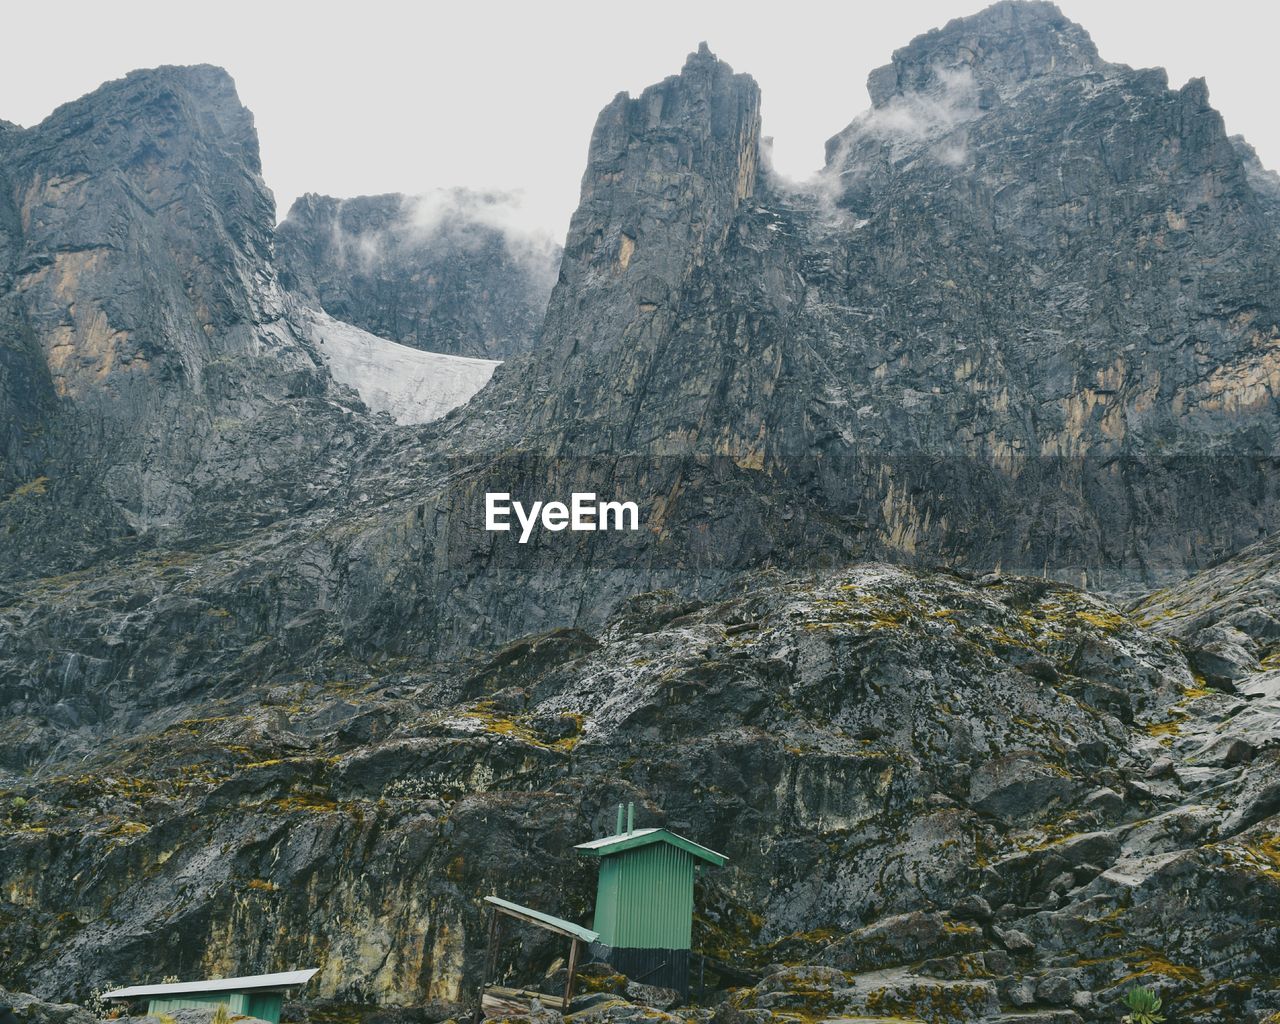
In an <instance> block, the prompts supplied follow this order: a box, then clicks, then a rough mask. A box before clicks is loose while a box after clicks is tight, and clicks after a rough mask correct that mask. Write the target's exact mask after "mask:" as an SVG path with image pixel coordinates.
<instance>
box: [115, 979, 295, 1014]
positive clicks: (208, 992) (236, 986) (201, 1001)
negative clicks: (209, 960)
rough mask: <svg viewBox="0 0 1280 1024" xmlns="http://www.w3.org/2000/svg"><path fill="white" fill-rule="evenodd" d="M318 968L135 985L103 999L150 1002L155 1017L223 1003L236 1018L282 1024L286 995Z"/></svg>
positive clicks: (148, 1006) (148, 1009)
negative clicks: (258, 1019) (255, 1018)
mask: <svg viewBox="0 0 1280 1024" xmlns="http://www.w3.org/2000/svg"><path fill="white" fill-rule="evenodd" d="M317 970H318V968H315V967H312V968H310V969H308V970H305V971H284V972H282V973H279V974H255V975H252V976H250V977H245V978H217V979H214V980H212V981H177V982H172V983H169V984H164V985H134V986H132V987H130V988H117V989H113V990H112V991H110V992H104V993H103V996H102V997H103V998H104V999H119V1000H134V999H142V998H143V997H146V999H147V1013H148V1015H150V1016H152V1017H154V1016H156V1015H158V1014H161V1013H169V1012H171V1011H173V1010H183V1009H191V1008H199V1007H202V1006H210V1005H215V1006H216V1005H217V1004H218V1003H223V1004H224V1005H225V1006H226V1007H227V1009H228V1010H230V1011H231V1012H232V1013H233V1014H242V1015H244V1016H246V1017H259V1018H261V1019H262V1020H266V1021H270V1022H271V1024H280V1008H281V1006H282V1005H283V1003H284V993H285V991H286V990H288V989H291V988H298V987H300V986H302V985H305V984H306V983H307V982H308V981H310V980H311V976H312V975H313V974H315V973H316V971H317Z"/></svg>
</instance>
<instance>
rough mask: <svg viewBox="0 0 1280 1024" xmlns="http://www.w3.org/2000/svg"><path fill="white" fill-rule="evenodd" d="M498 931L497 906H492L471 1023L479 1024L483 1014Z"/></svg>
mask: <svg viewBox="0 0 1280 1024" xmlns="http://www.w3.org/2000/svg"><path fill="white" fill-rule="evenodd" d="M498 933H499V925H498V908H497V907H494V908H493V909H492V910H491V911H489V948H488V949H487V950H486V951H485V958H484V967H483V969H482V973H481V974H480V991H479V993H477V997H476V1012H475V1013H474V1014H473V1015H472V1017H471V1024H480V1020H481V1018H482V1017H483V1016H484V990H485V988H486V987H487V986H488V984H489V977H490V976H491V975H492V974H493V970H494V966H495V964H496V963H497V960H498Z"/></svg>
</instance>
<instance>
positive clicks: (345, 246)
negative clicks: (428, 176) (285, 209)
mask: <svg viewBox="0 0 1280 1024" xmlns="http://www.w3.org/2000/svg"><path fill="white" fill-rule="evenodd" d="M517 206H518V198H517V197H514V196H509V195H504V194H500V193H499V194H490V193H478V192H471V191H468V190H466V189H454V190H451V191H440V192H438V193H433V194H429V195H424V196H403V195H385V196H356V197H354V198H352V199H334V198H332V197H330V196H319V195H306V196H303V197H302V198H301V199H299V200H298V201H297V202H296V203H294V204H293V207H292V208H291V209H290V210H289V215H288V217H286V218H285V220H284V221H283V222H282V223H281V224H280V226H279V227H278V228H277V229H276V256H277V262H278V265H279V267H280V279H281V283H282V284H283V285H284V286H285V287H286V288H289V289H291V290H293V291H296V292H297V293H298V294H300V295H301V296H303V297H304V299H306V300H307V301H308V302H311V303H313V304H315V305H318V306H319V307H320V308H321V309H324V310H325V311H326V312H328V313H330V314H332V315H333V316H335V317H337V318H338V319H339V320H345V321H346V322H348V323H352V324H355V325H356V326H358V327H362V328H364V329H365V330H367V331H369V332H370V333H372V334H376V335H378V336H379V337H383V338H390V339H392V340H394V341H398V342H400V343H402V344H404V345H410V346H413V347H414V348H421V349H426V350H428V351H431V352H444V353H451V354H453V355H462V356H474V357H479V358H485V359H506V358H507V357H509V356H512V355H515V354H516V353H518V352H525V351H528V350H529V349H530V348H532V347H533V344H534V339H535V338H536V336H537V334H538V329H539V328H540V327H541V326H542V317H543V313H544V312H545V311H546V307H547V298H548V296H549V295H550V294H551V286H552V285H553V284H554V283H555V277H556V267H557V266H558V265H559V262H560V247H559V246H558V245H556V244H555V242H554V241H552V240H551V239H550V238H546V237H543V236H542V235H540V234H538V233H536V232H533V231H530V230H527V229H522V228H521V227H519V225H518V222H517V221H516V220H515V218H516V217H517V215H518V209H517Z"/></svg>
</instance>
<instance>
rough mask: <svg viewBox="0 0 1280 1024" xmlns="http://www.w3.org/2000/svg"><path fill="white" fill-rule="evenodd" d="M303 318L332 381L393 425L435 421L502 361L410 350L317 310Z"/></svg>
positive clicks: (484, 381)
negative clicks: (393, 421)
mask: <svg viewBox="0 0 1280 1024" xmlns="http://www.w3.org/2000/svg"><path fill="white" fill-rule="evenodd" d="M302 319H303V322H304V327H305V330H306V334H307V337H308V339H309V340H310V342H311V344H312V346H313V347H314V349H315V351H316V352H317V353H318V354H319V355H320V357H321V358H322V359H323V360H324V361H325V363H326V364H327V365H328V367H329V372H330V373H331V374H332V375H333V379H334V380H336V381H338V382H339V383H341V384H346V385H348V386H350V387H352V388H355V390H356V391H357V393H359V395H360V398H361V400H362V401H363V402H364V404H365V405H367V406H368V407H369V408H370V409H372V410H373V411H374V412H385V413H387V414H389V415H390V416H391V417H392V418H393V419H394V420H395V421H396V422H397V423H402V424H410V423H430V422H431V421H432V420H438V419H440V417H442V416H444V415H445V414H446V413H448V412H449V411H450V410H451V409H456V408H457V407H458V406H460V405H463V404H464V403H465V402H467V401H468V400H469V399H470V398H471V396H472V395H474V394H475V393H476V392H477V391H479V390H480V389H481V388H482V387H484V386H485V385H486V384H487V383H489V378H490V377H492V376H493V371H494V370H496V369H497V368H498V366H499V365H501V362H500V361H499V360H494V359H469V358H467V357H465V356H449V355H443V354H441V353H439V352H424V351H422V350H421V349H416V348H410V347H409V346H408V345H401V344H400V343H399V342H395V341H388V340H387V339H386V338H379V337H378V336H377V335H376V334H370V333H369V332H368V331H363V330H361V329H360V328H359V327H356V326H354V325H352V324H348V323H344V322H343V321H341V320H335V319H334V318H333V317H331V316H329V315H328V314H327V313H322V312H320V311H318V310H313V309H307V310H304V311H303V313H302Z"/></svg>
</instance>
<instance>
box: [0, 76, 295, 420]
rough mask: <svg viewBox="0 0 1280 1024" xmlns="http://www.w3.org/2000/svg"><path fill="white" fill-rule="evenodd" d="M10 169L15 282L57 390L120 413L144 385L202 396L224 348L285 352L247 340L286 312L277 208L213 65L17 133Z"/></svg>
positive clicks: (125, 85)
mask: <svg viewBox="0 0 1280 1024" xmlns="http://www.w3.org/2000/svg"><path fill="white" fill-rule="evenodd" d="M9 173H10V175H11V177H12V178H13V180H14V186H15V194H16V196H17V199H16V204H17V207H18V210H19V213H20V218H21V228H20V230H21V233H22V251H23V256H22V260H21V262H22V264H23V265H22V266H21V267H20V268H19V273H18V276H17V278H16V282H15V284H16V288H17V290H18V291H19V292H20V293H21V295H22V300H23V304H24V306H25V307H26V313H27V316H28V318H29V322H30V324H31V326H32V328H33V330H34V331H35V333H36V335H37V337H38V338H39V339H40V341H41V343H42V345H43V348H44V354H45V358H46V361H47V364H48V370H49V373H50V375H51V377H52V379H53V382H54V386H55V388H56V389H57V391H58V393H59V394H60V395H63V396H64V397H70V398H72V399H74V400H76V401H79V402H82V403H83V402H90V403H93V404H102V403H108V404H110V405H112V406H115V407H119V406H121V405H122V404H123V405H124V406H125V408H123V409H122V410H121V411H122V412H123V414H124V415H125V416H126V417H129V416H132V412H131V409H130V408H129V406H131V403H132V402H133V399H134V398H135V397H139V398H142V397H143V396H134V395H133V394H132V392H133V385H134V384H137V383H140V382H141V381H143V380H145V379H147V378H151V377H158V378H162V379H164V380H165V381H167V382H172V383H175V384H179V385H180V386H185V387H186V388H190V389H195V390H200V389H202V388H203V387H204V386H205V384H206V383H207V382H206V381H205V379H204V376H203V375H204V370H205V368H206V367H207V366H208V364H210V363H212V362H214V361H216V360H218V359H220V358H222V357H224V356H226V355H228V354H231V353H233V352H237V353H241V354H245V355H251V354H253V355H256V354H258V352H259V350H260V349H261V347H262V346H263V345H264V344H268V345H272V344H274V346H275V347H277V348H280V349H282V350H283V349H287V348H290V347H291V346H289V345H287V344H285V341H286V339H284V338H282V337H281V336H279V335H277V336H275V337H273V338H268V337H265V336H263V335H262V334H260V333H258V332H255V331H253V330H252V325H261V324H265V323H267V322H269V321H273V320H275V319H278V317H279V315H280V303H279V297H278V295H277V294H276V291H275V287H274V277H273V275H272V274H271V271H270V254H271V232H272V223H273V221H274V203H273V200H272V197H271V193H270V192H269V191H268V189H267V188H266V186H265V184H264V183H263V180H262V176H261V163H260V159H259V153H258V140H257V134H256V132H255V130H254V125H253V117H252V115H251V114H250V113H249V111H248V110H246V109H245V108H244V106H243V105H242V104H241V103H240V101H239V98H238V96H237V95H236V90H235V84H234V83H233V82H232V80H231V77H230V76H229V75H228V74H227V73H226V72H225V71H223V70H222V69H221V68H216V67H211V66H207V65H201V66H196V67H161V68H156V69H152V70H145V71H135V72H132V73H131V74H129V75H128V76H126V77H125V78H123V79H120V80H118V81H114V82H109V83H107V84H106V85H104V86H102V87H101V88H100V89H98V90H96V91H95V92H93V93H91V94H89V95H88V96H85V97H83V98H81V99H79V100H76V101H74V102H72V103H68V104H66V105H64V106H62V107H59V108H58V109H57V110H56V111H54V113H53V114H51V115H50V116H49V117H48V118H47V119H46V120H45V121H44V122H42V123H41V124H39V125H38V126H36V127H35V128H33V129H31V130H30V131H27V132H24V133H23V134H22V135H21V137H20V138H19V139H18V140H17V143H16V144H15V147H14V149H13V151H12V153H11V156H10V168H9ZM161 309H164V310H165V315H157V313H158V311H159V310H161ZM293 356H294V358H293V360H292V363H293V368H294V369H298V370H302V369H304V368H305V365H306V360H305V358H303V356H302V353H301V350H300V349H296V348H295V349H294V351H293ZM152 397H153V396H151V395H147V396H145V400H146V401H150V400H151V399H152Z"/></svg>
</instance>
